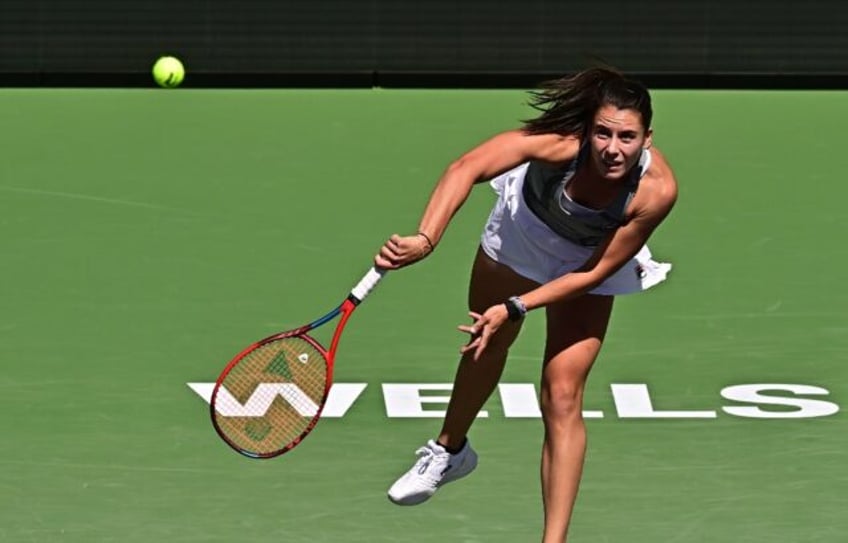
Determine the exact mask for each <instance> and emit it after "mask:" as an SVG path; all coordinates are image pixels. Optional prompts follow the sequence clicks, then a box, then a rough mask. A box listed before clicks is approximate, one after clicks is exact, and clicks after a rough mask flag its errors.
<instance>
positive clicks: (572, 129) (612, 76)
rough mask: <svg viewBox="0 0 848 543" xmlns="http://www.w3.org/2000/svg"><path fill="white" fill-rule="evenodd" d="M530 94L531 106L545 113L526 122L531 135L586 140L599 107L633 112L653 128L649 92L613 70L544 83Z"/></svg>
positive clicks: (593, 70) (597, 69) (602, 69)
mask: <svg viewBox="0 0 848 543" xmlns="http://www.w3.org/2000/svg"><path fill="white" fill-rule="evenodd" d="M530 94H531V98H530V102H529V103H530V106H532V107H533V108H534V109H536V110H538V111H541V112H542V113H541V115H539V116H538V117H536V118H535V119H529V120H525V121H523V122H524V131H525V132H527V133H528V134H550V133H556V134H569V135H575V136H577V137H579V138H580V139H583V138H584V137H585V136H586V134H587V132H588V130H589V127H590V126H591V125H592V121H593V119H594V117H595V113H596V112H597V111H598V108H600V107H602V106H605V105H612V106H615V107H617V108H619V109H634V110H636V111H638V112H639V113H640V114H641V115H642V125H643V126H644V127H645V128H646V129H647V128H650V127H651V118H652V117H653V111H652V109H651V95H650V93H649V92H648V89H647V88H645V86H644V85H642V84H641V83H639V82H638V81H635V80H633V79H628V78H627V77H625V76H624V74H622V73H621V72H619V71H618V70H616V69H614V68H608V67H595V68H589V69H587V70H583V71H582V72H578V73H576V74H574V75H571V76H567V77H563V78H560V79H554V80H550V81H545V82H544V83H542V84H541V85H539V89H538V90H534V91H531V92H530Z"/></svg>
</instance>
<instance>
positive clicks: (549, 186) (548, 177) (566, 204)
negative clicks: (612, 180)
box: [522, 146, 651, 247]
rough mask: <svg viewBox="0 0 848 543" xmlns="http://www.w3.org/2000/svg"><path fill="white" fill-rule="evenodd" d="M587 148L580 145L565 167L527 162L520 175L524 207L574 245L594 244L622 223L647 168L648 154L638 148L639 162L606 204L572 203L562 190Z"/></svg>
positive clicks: (649, 161)
mask: <svg viewBox="0 0 848 543" xmlns="http://www.w3.org/2000/svg"><path fill="white" fill-rule="evenodd" d="M587 151H588V146H584V147H583V148H581V149H580V153H579V154H578V156H577V158H576V159H574V160H572V161H571V162H570V163H569V164H567V165H566V166H558V167H557V166H552V165H550V164H548V163H545V162H537V161H531V162H530V164H529V166H528V167H527V173H526V174H525V176H524V187H523V189H522V193H523V196H524V201H525V202H526V203H527V207H529V208H530V210H531V211H532V212H533V213H534V214H535V215H536V216H537V217H539V219H540V220H541V221H542V222H544V223H545V224H546V225H547V226H548V227H549V228H550V229H551V230H553V231H554V232H556V233H557V234H559V235H560V236H562V237H564V238H565V239H567V240H570V241H573V242H574V243H577V244H578V245H583V246H585V247H595V246H597V245H599V244H600V243H601V242H602V241H603V240H604V239H606V238H607V236H609V235H610V233H611V232H612V231H613V230H615V229H616V228H618V227H619V226H621V225H622V224H624V222H625V212H626V211H627V205H628V204H629V203H630V201H631V200H632V199H633V196H634V195H635V194H636V189H637V188H638V187H639V181H640V180H641V179H642V176H643V175H644V174H645V172H646V171H647V170H648V166H649V165H650V163H651V154H650V151H648V150H647V149H645V150H643V151H642V156H640V157H639V164H638V165H637V166H636V167H635V168H633V171H632V172H631V174H630V176H629V177H628V178H627V179H626V180H625V181H624V183H623V185H622V187H621V190H620V191H619V192H618V194H617V195H616V197H615V198H613V201H612V202H611V203H610V204H609V205H608V206H607V207H605V208H604V209H591V208H588V207H585V206H582V205H580V204H578V203H577V202H574V201H573V200H572V199H571V198H569V196H568V194H567V193H566V190H565V187H566V185H567V184H568V181H569V180H570V179H571V178H572V177H573V176H574V173H575V172H576V171H577V166H578V164H579V163H580V162H582V161H583V160H585V159H586V155H587Z"/></svg>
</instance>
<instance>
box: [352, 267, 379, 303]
mask: <svg viewBox="0 0 848 543" xmlns="http://www.w3.org/2000/svg"><path fill="white" fill-rule="evenodd" d="M385 274H386V270H384V269H381V268H377V267H376V266H372V267H371V269H370V270H368V273H366V274H365V277H363V278H362V280H361V281H359V283H358V284H357V285H356V286H355V287H353V290H351V291H350V298H351V300H352V301H353V303H355V304H358V303H359V302H361V301H362V300H364V299H365V297H366V296H368V294H369V293H370V292H371V291H372V290H374V287H376V286H377V283H379V282H380V279H382V278H383V276H384V275H385Z"/></svg>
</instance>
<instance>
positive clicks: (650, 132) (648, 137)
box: [642, 128, 654, 149]
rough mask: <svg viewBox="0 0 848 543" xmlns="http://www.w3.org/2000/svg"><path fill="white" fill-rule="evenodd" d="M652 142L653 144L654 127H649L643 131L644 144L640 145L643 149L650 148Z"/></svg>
mask: <svg viewBox="0 0 848 543" xmlns="http://www.w3.org/2000/svg"><path fill="white" fill-rule="evenodd" d="M653 144H654V129H653V128H649V129H648V131H647V132H646V133H645V145H643V146H642V147H643V148H644V149H650V148H651V145H653Z"/></svg>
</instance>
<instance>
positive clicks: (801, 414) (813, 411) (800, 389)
mask: <svg viewBox="0 0 848 543" xmlns="http://www.w3.org/2000/svg"><path fill="white" fill-rule="evenodd" d="M766 391H769V392H779V393H786V392H788V393H790V394H793V395H795V396H796V397H787V396H785V395H774V396H772V395H766V394H762V393H763V392H766ZM801 394H804V395H819V396H826V395H828V394H830V391H828V390H827V389H825V388H821V387H816V386H810V385H793V384H780V383H760V384H751V385H734V386H729V387H725V388H723V389H722V390H721V396H722V397H723V398H725V399H727V400H731V401H736V402H744V403H753V404H760V405H780V406H791V407H796V408H797V409H793V410H787V409H779V410H773V411H766V410H764V409H761V408H760V407H756V406H750V407H733V406H731V407H722V410H724V412H725V413H728V414H730V415H734V416H737V417H746V418H752V419H809V418H814V417H827V416H829V415H833V414H835V413H838V412H839V406H838V405H836V404H835V403H833V402H828V401H824V400H811V399H808V398H798V397H797V396H798V395H801Z"/></svg>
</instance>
